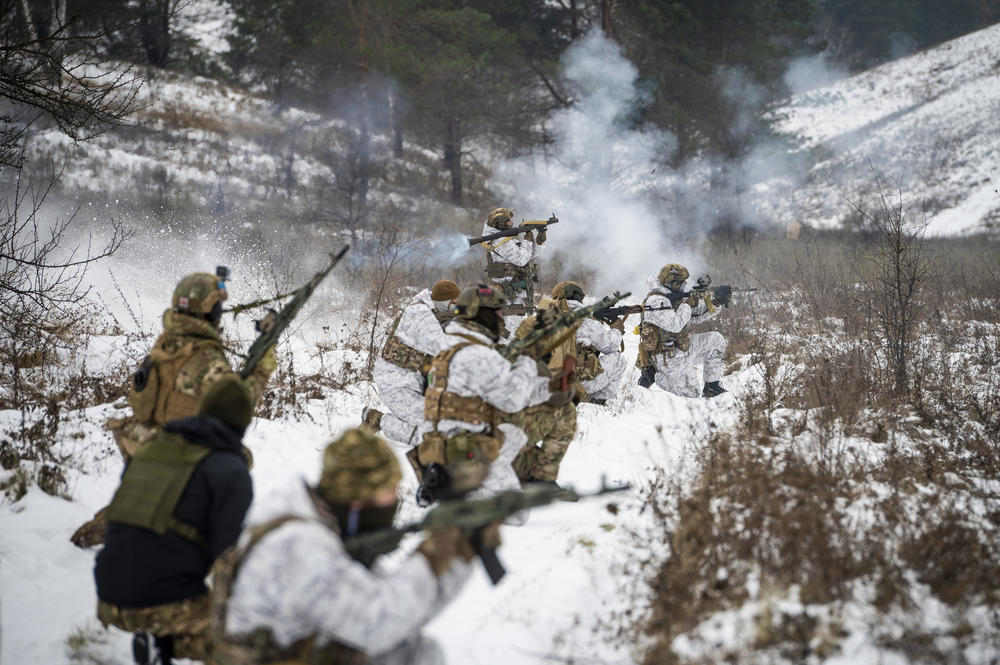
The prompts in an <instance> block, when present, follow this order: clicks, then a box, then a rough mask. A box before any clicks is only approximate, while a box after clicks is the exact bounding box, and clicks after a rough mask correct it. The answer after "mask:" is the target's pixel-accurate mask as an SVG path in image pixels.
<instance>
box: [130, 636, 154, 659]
mask: <svg viewBox="0 0 1000 665" xmlns="http://www.w3.org/2000/svg"><path fill="white" fill-rule="evenodd" d="M150 638H151V636H150V634H149V633H136V634H135V635H133V636H132V660H133V661H134V662H135V663H136V665H150V657H149V647H150V642H151V641H152V640H151V639H150Z"/></svg>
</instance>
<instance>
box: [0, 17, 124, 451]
mask: <svg viewBox="0 0 1000 665" xmlns="http://www.w3.org/2000/svg"><path fill="white" fill-rule="evenodd" d="M35 9H39V10H40V11H38V12H34V11H33V10H35ZM41 10H45V11H47V12H48V13H47V14H46V13H45V11H41ZM65 14H66V3H65V2H64V1H63V0H53V2H52V3H51V5H50V6H47V7H43V6H38V5H35V3H28V2H20V1H19V0H0V104H2V106H0V176H3V180H4V182H0V358H2V359H3V363H2V367H3V369H2V372H0V373H2V375H4V376H3V379H4V381H3V385H4V386H5V387H7V391H6V393H5V394H3V395H0V398H2V401H3V402H4V403H5V405H6V406H7V408H11V407H13V408H17V409H19V410H20V412H21V426H20V431H19V432H16V433H15V440H17V441H19V442H20V443H21V445H20V446H19V452H20V453H21V454H22V455H28V456H30V457H34V458H38V457H40V456H41V455H42V453H43V452H45V451H48V447H47V445H35V446H32V443H37V444H43V443H50V442H51V437H50V436H48V435H51V434H52V433H53V432H54V428H55V426H56V424H57V423H58V408H56V407H55V406H54V405H55V404H57V402H56V401H54V400H55V398H49V396H48V394H47V392H46V391H47V390H51V389H49V388H47V386H46V384H45V382H44V380H39V381H28V380H26V376H27V372H28V370H31V369H32V368H39V367H43V366H45V365H47V364H48V363H50V362H51V361H52V358H51V356H54V355H55V352H57V351H58V349H59V346H60V345H61V344H62V345H67V344H71V343H72V342H73V339H74V337H73V335H72V332H71V331H72V330H73V327H74V325H75V324H76V323H78V322H79V320H80V319H81V318H82V317H83V315H84V309H83V307H82V305H83V302H84V300H85V298H86V296H87V294H88V292H89V289H88V288H86V287H85V286H84V282H83V278H84V275H85V273H86V270H87V268H88V266H90V265H91V264H93V262H95V261H98V260H100V259H102V258H104V257H107V256H109V255H110V254H112V253H114V252H115V251H116V250H117V249H118V248H119V247H120V246H121V244H122V243H123V242H124V241H125V240H126V239H127V238H128V237H129V231H128V230H127V229H125V228H124V227H123V226H122V225H121V223H120V222H117V221H115V220H110V221H109V224H108V231H107V235H106V236H105V238H104V239H103V241H102V242H100V243H98V244H97V245H96V246H95V244H94V241H93V238H92V236H90V235H89V234H88V236H87V237H86V238H85V239H83V240H81V242H80V244H78V245H75V246H73V247H67V244H68V243H69V241H70V239H71V235H73V231H74V230H73V229H71V227H72V225H73V222H74V219H75V217H76V213H75V211H74V212H71V213H69V214H67V215H63V216H61V217H60V216H57V217H56V218H55V219H52V218H48V217H46V216H43V214H42V212H43V204H44V203H45V201H46V198H47V197H48V195H49V194H50V193H51V192H52V190H53V187H54V186H55V184H56V183H57V182H58V180H59V175H60V174H59V173H58V172H53V173H51V174H50V175H49V177H47V178H42V179H41V183H39V182H31V181H30V180H29V179H28V178H27V176H25V175H24V173H23V172H22V170H21V169H22V166H23V163H24V155H25V144H26V141H27V140H28V138H29V137H30V135H31V129H32V127H33V126H34V125H36V124H41V123H53V124H54V125H55V126H56V127H58V128H59V129H61V130H62V131H63V132H65V133H66V134H67V135H68V136H69V137H71V138H72V139H73V140H76V141H83V140H87V139H89V138H91V137H93V136H95V135H96V134H98V133H99V132H101V131H102V130H103V129H104V127H106V126H107V125H108V124H118V123H123V122H125V121H126V119H127V117H128V115H129V114H130V113H131V112H132V111H133V110H134V109H135V108H136V95H137V93H138V90H139V87H140V85H141V83H142V81H141V79H140V78H139V77H138V75H137V74H136V73H135V72H134V71H133V70H132V69H131V68H130V67H129V66H127V65H108V64H106V63H104V62H102V61H101V60H100V58H98V57H97V55H96V54H97V49H96V42H97V41H98V40H99V38H100V35H89V36H81V35H80V34H75V35H74V34H71V30H70V29H69V27H70V26H71V25H72V23H73V19H72V18H70V19H67V18H66V16H65ZM40 16H41V17H42V18H44V19H45V20H39V17H40ZM46 405H47V406H46ZM39 408H43V410H44V412H45V413H46V414H47V415H48V416H49V418H47V420H48V421H49V425H48V426H47V431H45V432H38V431H36V430H37V427H34V425H33V424H32V423H31V422H29V421H30V419H29V413H30V412H31V411H34V410H37V409H39ZM53 418H54V421H53ZM43 420H45V419H43ZM36 424H37V423H36Z"/></svg>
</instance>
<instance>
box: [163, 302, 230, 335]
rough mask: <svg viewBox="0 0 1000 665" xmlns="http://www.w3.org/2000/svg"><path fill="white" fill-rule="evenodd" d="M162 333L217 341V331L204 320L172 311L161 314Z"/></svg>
mask: <svg viewBox="0 0 1000 665" xmlns="http://www.w3.org/2000/svg"><path fill="white" fill-rule="evenodd" d="M163 332H165V333H167V334H168V335H179V336H184V337H205V338H208V339H215V340H217V339H219V331H218V330H216V328H215V326H213V325H212V324H211V323H209V322H208V321H206V320H205V319H199V318H197V317H195V316H191V315H190V314H181V313H180V312H175V311H174V310H172V309H168V310H167V311H165V312H164V313H163Z"/></svg>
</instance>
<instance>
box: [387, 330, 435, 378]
mask: <svg viewBox="0 0 1000 665" xmlns="http://www.w3.org/2000/svg"><path fill="white" fill-rule="evenodd" d="M382 359H383V360H386V361H388V362H390V363H392V364H393V365H396V366H397V367H402V368H403V369H406V370H410V371H412V372H421V373H423V374H426V373H427V370H429V369H430V367H431V356H429V355H428V354H426V353H421V352H420V351H417V350H416V349H414V348H413V347H412V346H407V345H406V344H404V343H403V342H402V341H400V339H399V338H398V337H396V336H395V335H392V336H390V337H389V339H387V340H386V341H385V346H383V347H382Z"/></svg>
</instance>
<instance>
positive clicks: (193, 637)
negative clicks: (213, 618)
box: [97, 593, 211, 660]
mask: <svg viewBox="0 0 1000 665" xmlns="http://www.w3.org/2000/svg"><path fill="white" fill-rule="evenodd" d="M210 605H211V602H210V599H209V595H208V594H207V593H206V594H202V595H201V596H196V597H194V598H187V599H185V600H181V601H179V602H176V603H165V604H163V605H153V606H152V607H118V606H116V605H111V604H109V603H105V602H104V601H103V600H99V601H97V618H98V619H100V621H101V623H102V624H104V627H105V628H107V627H108V626H115V627H116V628H121V629H122V630H124V631H128V632H130V633H138V632H142V631H146V632H148V633H151V634H153V635H155V636H157V637H166V636H168V635H169V636H170V637H173V638H174V656H175V657H177V658H192V659H194V660H204V659H205V656H206V655H207V653H208V621H209V608H210Z"/></svg>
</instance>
